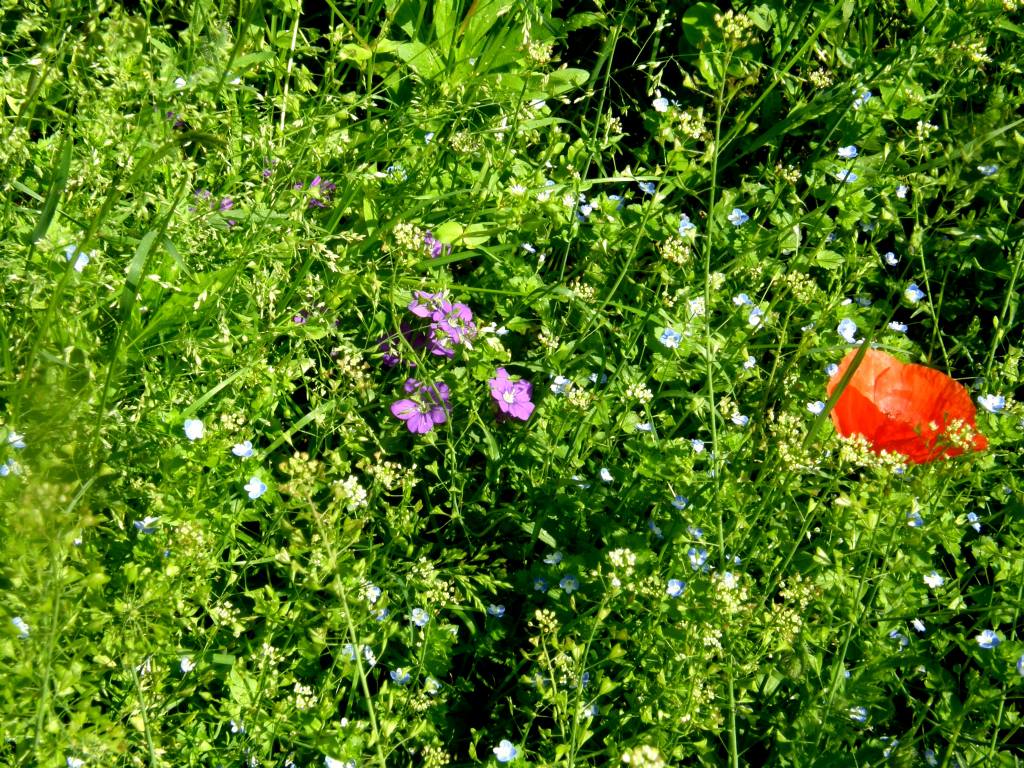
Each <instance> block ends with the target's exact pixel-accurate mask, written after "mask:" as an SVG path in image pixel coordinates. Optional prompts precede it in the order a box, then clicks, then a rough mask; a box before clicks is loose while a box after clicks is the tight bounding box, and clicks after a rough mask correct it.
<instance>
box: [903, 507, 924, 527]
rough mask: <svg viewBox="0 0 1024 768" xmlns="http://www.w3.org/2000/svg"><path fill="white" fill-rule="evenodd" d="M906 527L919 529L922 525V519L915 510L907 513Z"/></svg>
mask: <svg viewBox="0 0 1024 768" xmlns="http://www.w3.org/2000/svg"><path fill="white" fill-rule="evenodd" d="M907 525H909V526H910V527H911V528H920V527H921V526H922V525H924V518H923V517H921V513H920V512H918V511H917V510H914V511H912V512H907Z"/></svg>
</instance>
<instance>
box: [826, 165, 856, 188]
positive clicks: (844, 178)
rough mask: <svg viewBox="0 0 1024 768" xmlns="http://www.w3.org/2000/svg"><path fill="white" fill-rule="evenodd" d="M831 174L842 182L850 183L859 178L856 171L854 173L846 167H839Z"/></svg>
mask: <svg viewBox="0 0 1024 768" xmlns="http://www.w3.org/2000/svg"><path fill="white" fill-rule="evenodd" d="M832 175H833V176H835V177H836V178H837V179H838V180H839V181H841V182H843V183H844V184H852V183H853V182H855V181H856V180H857V179H859V178H860V176H858V175H857V174H856V173H854V172H853V171H851V170H850V169H848V168H840V169H839V170H838V171H836V172H835V173H834V174H832Z"/></svg>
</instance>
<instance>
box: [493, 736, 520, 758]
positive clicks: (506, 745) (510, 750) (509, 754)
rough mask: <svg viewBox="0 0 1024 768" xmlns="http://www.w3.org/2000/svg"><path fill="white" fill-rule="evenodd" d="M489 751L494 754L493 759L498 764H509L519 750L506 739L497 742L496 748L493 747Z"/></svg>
mask: <svg viewBox="0 0 1024 768" xmlns="http://www.w3.org/2000/svg"><path fill="white" fill-rule="evenodd" d="M491 751H492V752H494V757H495V758H496V759H497V760H498V762H499V763H510V762H512V761H513V760H515V759H516V756H517V755H518V754H519V750H518V749H516V748H515V745H513V744H512V742H511V741H509V740H508V739H502V740H501V741H499V742H498V746H496V747H494V749H492V750H491Z"/></svg>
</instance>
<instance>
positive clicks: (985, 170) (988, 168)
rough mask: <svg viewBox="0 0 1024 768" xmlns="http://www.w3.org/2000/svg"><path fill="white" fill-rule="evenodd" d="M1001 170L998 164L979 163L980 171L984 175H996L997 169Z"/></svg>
mask: <svg viewBox="0 0 1024 768" xmlns="http://www.w3.org/2000/svg"><path fill="white" fill-rule="evenodd" d="M998 170H999V166H998V165H979V166H978V173H980V174H981V175H982V176H994V175H995V173H996V171H998Z"/></svg>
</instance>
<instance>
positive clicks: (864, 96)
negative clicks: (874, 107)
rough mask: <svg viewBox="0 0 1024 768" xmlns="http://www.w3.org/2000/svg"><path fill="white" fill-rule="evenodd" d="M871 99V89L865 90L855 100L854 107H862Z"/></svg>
mask: <svg viewBox="0 0 1024 768" xmlns="http://www.w3.org/2000/svg"><path fill="white" fill-rule="evenodd" d="M854 93H856V91H854ZM870 100H871V91H863V92H862V93H861V94H860V96H858V97H857V98H856V99H854V100H853V108H854V109H860V108H861V107H863V106H864V105H865V104H867V103H868V102H869V101H870Z"/></svg>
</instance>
